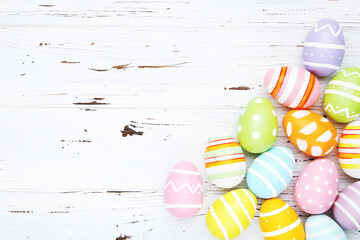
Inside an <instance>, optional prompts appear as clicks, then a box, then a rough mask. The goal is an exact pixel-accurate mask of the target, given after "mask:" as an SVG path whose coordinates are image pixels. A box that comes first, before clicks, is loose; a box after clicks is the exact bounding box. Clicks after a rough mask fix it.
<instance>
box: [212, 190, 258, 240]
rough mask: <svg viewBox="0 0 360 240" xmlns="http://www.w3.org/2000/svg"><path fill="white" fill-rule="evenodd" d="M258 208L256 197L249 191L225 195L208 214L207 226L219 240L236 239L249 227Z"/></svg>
mask: <svg viewBox="0 0 360 240" xmlns="http://www.w3.org/2000/svg"><path fill="white" fill-rule="evenodd" d="M256 206H257V201H256V197H255V196H254V194H252V193H251V192H250V191H249V190H247V189H236V190H233V191H231V192H228V193H225V194H224V195H223V196H221V197H220V198H219V199H218V200H216V201H215V203H214V204H213V205H212V206H211V207H210V209H209V211H208V212H207V214H206V226H207V228H208V229H209V231H210V233H211V234H212V235H214V236H215V237H216V238H218V239H233V238H236V237H237V236H239V235H240V234H241V233H243V232H244V231H245V229H246V228H247V227H248V226H249V224H250V222H251V220H252V219H253V218H254V215H255V211H256Z"/></svg>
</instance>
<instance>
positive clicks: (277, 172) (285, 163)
mask: <svg viewBox="0 0 360 240" xmlns="http://www.w3.org/2000/svg"><path fill="white" fill-rule="evenodd" d="M294 167H295V158H294V154H293V152H292V151H291V150H290V149H289V148H287V147H281V146H279V147H273V148H271V149H270V150H268V151H267V152H264V153H263V154H261V155H260V156H258V157H257V158H256V159H255V160H254V161H253V162H252V164H251V166H250V168H249V170H248V172H247V175H246V181H247V184H248V186H249V188H250V190H251V191H252V192H253V193H254V194H255V195H256V196H257V197H261V198H273V197H276V196H277V195H279V194H280V193H281V192H282V191H284V189H285V188H286V187H287V186H288V184H289V182H290V180H291V178H292V176H293V173H294Z"/></svg>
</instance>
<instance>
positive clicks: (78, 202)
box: [0, 0, 360, 240]
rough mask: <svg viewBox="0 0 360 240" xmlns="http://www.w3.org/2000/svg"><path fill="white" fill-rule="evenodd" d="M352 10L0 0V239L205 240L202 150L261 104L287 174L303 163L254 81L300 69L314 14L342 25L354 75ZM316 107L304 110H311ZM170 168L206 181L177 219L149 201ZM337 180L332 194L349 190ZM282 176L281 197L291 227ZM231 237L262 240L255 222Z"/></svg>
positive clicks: (355, 14)
mask: <svg viewBox="0 0 360 240" xmlns="http://www.w3.org/2000/svg"><path fill="white" fill-rule="evenodd" d="M359 9H360V2H359V1H353V0H343V1H342V0H339V1H334V0H333V1H325V0H316V1H314V0H301V1H285V0H283V1H276V0H273V1H266V0H257V1H250V0H249V1H230V0H223V1H190V0H176V1H175V0H174V1H169V0H168V1H157V0H154V1H151V0H149V1H115V0H106V1H99V0H86V1H85V0H82V1H73V0H62V1H51V0H35V1H28V0H1V1H0V73H1V74H0V83H1V84H0V239H6V240H13V239H14V240H18V239H19V240H22V239H55V240H56V239H59V240H60V239H61V240H70V239H73V240H84V239H88V240H98V239H110V240H115V239H116V238H118V239H121V240H122V239H130V238H132V239H212V236H211V235H210V233H209V232H208V231H207V229H206V226H205V214H206V212H207V209H208V207H209V206H210V205H211V204H212V203H213V202H214V201H215V200H216V199H217V198H218V197H219V196H221V194H223V193H224V192H225V191H224V190H221V189H219V188H217V187H215V186H213V185H212V184H211V183H210V182H209V180H208V178H207V176H206V174H205V171H204V165H203V154H204V148H205V145H206V143H207V140H208V139H209V138H210V137H213V136H222V135H227V134H233V135H234V136H235V134H236V123H237V120H238V116H239V113H240V111H241V109H242V108H243V107H244V106H245V105H246V103H247V102H248V100H249V99H250V98H252V97H254V96H265V97H267V98H269V99H270V100H271V101H272V103H273V104H274V106H275V108H276V111H277V113H278V116H279V127H280V128H279V136H278V138H277V141H276V145H285V146H287V147H290V148H291V149H292V150H293V151H294V153H295V154H296V159H297V163H296V170H295V175H298V174H299V171H300V170H301V169H303V167H304V166H305V165H306V164H307V163H308V162H309V157H308V156H306V155H304V154H302V153H300V151H298V150H296V149H295V148H294V146H292V145H291V144H290V143H289V142H288V141H287V138H286V136H285V134H284V131H283V129H282V127H281V122H282V118H283V116H284V114H285V113H286V111H288V109H286V108H284V107H282V106H281V105H279V104H278V103H277V102H275V101H274V100H273V99H272V98H271V97H270V95H269V94H267V92H266V90H265V88H264V87H263V86H262V85H263V76H264V74H265V73H266V71H267V70H268V69H269V68H271V67H273V66H277V65H281V64H283V65H293V66H298V67H301V66H302V61H301V56H302V47H303V42H304V39H305V36H306V34H307V32H308V30H309V29H310V28H311V27H312V25H313V24H314V23H315V22H316V21H317V20H319V19H321V18H324V17H331V18H334V19H336V20H337V21H339V23H340V25H341V26H342V28H343V31H344V35H345V40H346V54H345V58H344V62H343V64H342V67H348V66H352V65H354V66H360V21H359V20H360V14H359ZM64 61H65V62H64ZM178 63H184V64H181V65H176V66H173V65H172V64H178ZM126 64H129V65H127V66H125V67H123V69H117V68H113V66H119V65H126ZM139 66H140V67H139ZM141 66H166V67H156V68H154V67H141ZM118 68H121V67H118ZM96 70H102V71H96ZM328 80H329V78H324V79H321V86H322V90H324V89H325V87H326V85H327V82H328ZM241 86H243V87H241ZM237 87H240V89H247V88H249V90H230V89H231V88H237ZM321 104H322V98H321V99H320V100H319V102H318V103H317V104H316V105H315V106H314V107H312V108H311V109H313V110H316V111H318V112H320V113H323V111H322V109H321ZM125 126H128V127H129V128H131V129H133V130H135V131H137V132H142V133H143V134H142V135H137V134H134V135H132V136H130V135H127V134H126V132H125V133H122V132H121V131H123V130H124V128H125ZM335 126H336V128H337V130H338V132H339V133H341V132H342V129H343V128H344V127H345V125H344V124H336V125H335ZM126 135H127V136H126ZM254 157H255V155H252V154H246V161H247V165H248V166H250V163H251V161H252V160H253V159H254ZM329 158H330V159H332V160H333V161H334V162H335V163H336V164H337V166H338V161H337V158H336V155H335V152H333V153H332V154H331V155H330V156H329ZM182 160H188V161H192V162H193V163H194V164H195V165H196V166H197V167H198V168H199V170H200V171H201V174H202V178H203V181H204V184H205V200H204V205H203V208H202V209H201V211H200V212H199V213H198V214H197V215H196V216H195V217H194V218H191V219H187V220H179V219H175V218H174V217H172V216H171V215H170V214H169V213H168V212H167V211H166V209H165V208H164V206H163V198H162V194H163V192H162V188H163V186H164V182H165V179H166V176H167V174H168V171H169V170H170V168H171V167H172V166H173V165H174V164H175V163H176V162H178V161H182ZM338 167H339V166H338ZM339 174H340V180H341V181H340V190H342V189H343V188H344V187H345V186H347V185H348V184H350V183H352V182H354V181H355V179H351V178H349V177H347V176H345V175H344V173H343V172H342V170H341V169H340V168H339ZM295 179H296V178H295V177H294V178H293V179H292V182H291V184H290V186H289V187H288V188H287V189H286V191H285V192H284V193H283V194H281V196H280V197H281V198H282V199H284V200H285V201H287V202H289V203H290V204H291V206H292V207H294V208H295V209H296V211H297V212H298V214H299V215H300V216H302V220H303V222H304V221H305V219H306V216H307V214H305V213H304V212H301V210H299V209H298V208H297V207H296V206H295V204H294V200H293V195H292V190H293V185H294V182H295ZM240 187H246V181H243V183H242V184H241V186H240ZM261 202H262V201H259V203H261ZM259 208H260V204H258V209H259ZM256 216H258V212H257V214H256ZM347 234H348V236H349V239H352V240H353V239H359V238H360V235H359V233H357V232H347ZM239 239H248V240H250V239H251V240H255V239H262V236H261V232H260V228H259V221H258V218H257V217H255V219H254V220H253V222H252V223H251V225H250V227H249V228H248V229H247V230H246V232H245V233H244V234H243V235H242V237H240V238H239Z"/></svg>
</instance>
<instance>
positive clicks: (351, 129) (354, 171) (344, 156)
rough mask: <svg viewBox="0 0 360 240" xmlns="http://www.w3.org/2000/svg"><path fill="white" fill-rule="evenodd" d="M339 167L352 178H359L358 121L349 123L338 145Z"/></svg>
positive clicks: (359, 137) (359, 133) (359, 144)
mask: <svg viewBox="0 0 360 240" xmlns="http://www.w3.org/2000/svg"><path fill="white" fill-rule="evenodd" d="M338 158H339V162H340V167H341V168H342V169H343V170H344V172H345V173H346V174H347V175H349V176H350V177H353V178H360V121H355V122H352V123H349V124H348V125H347V126H346V127H345V129H344V131H343V133H342V134H341V137H340V140H339V146H338Z"/></svg>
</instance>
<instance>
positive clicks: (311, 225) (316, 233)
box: [305, 214, 348, 240]
mask: <svg viewBox="0 0 360 240" xmlns="http://www.w3.org/2000/svg"><path fill="white" fill-rule="evenodd" d="M305 232H306V240H318V239H326V240H347V239H348V238H347V236H346V234H345V232H344V231H343V230H342V228H341V227H340V226H339V225H338V224H337V223H336V222H335V221H334V220H332V219H331V218H330V217H328V216H326V215H324V214H321V215H313V216H310V217H308V219H307V220H306V222H305Z"/></svg>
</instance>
